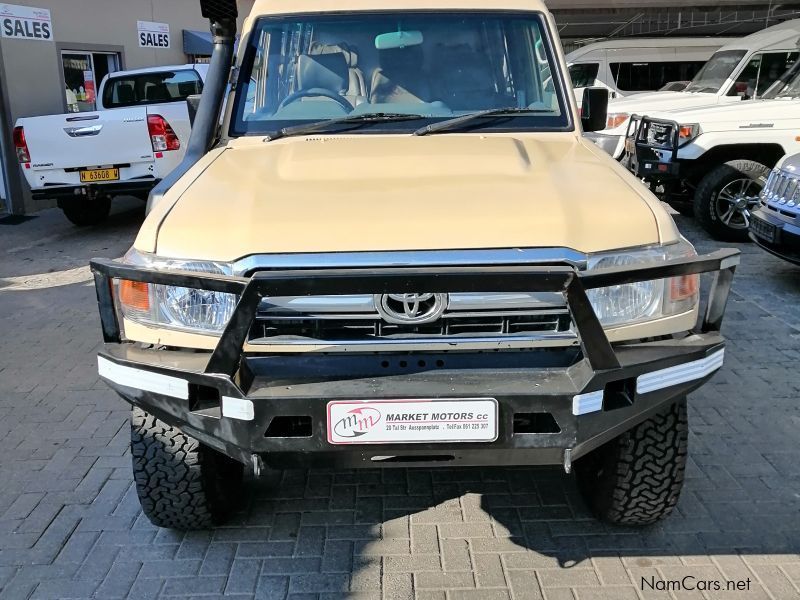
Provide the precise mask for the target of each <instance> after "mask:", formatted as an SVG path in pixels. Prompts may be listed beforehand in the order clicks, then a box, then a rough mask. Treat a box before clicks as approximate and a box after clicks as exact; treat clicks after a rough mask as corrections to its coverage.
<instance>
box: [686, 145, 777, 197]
mask: <svg viewBox="0 0 800 600" xmlns="http://www.w3.org/2000/svg"><path fill="white" fill-rule="evenodd" d="M785 155H786V150H784V148H783V146H781V145H780V144H777V143H763V144H725V145H722V146H714V147H713V148H711V149H710V150H709V151H708V152H706V153H705V154H703V155H702V156H700V157H699V158H697V160H695V161H693V163H694V164H693V165H692V168H691V169H690V170H689V173H688V174H687V179H688V180H689V181H691V183H692V184H693V185H695V186H696V185H697V184H698V183H699V182H700V180H701V179H703V177H705V176H706V175H708V172H709V170H710V169H713V168H714V167H718V166H720V165H724V164H725V163H727V162H730V161H732V160H752V161H753V162H757V163H760V164H762V165H764V166H765V167H769V168H770V169H771V168H773V167H775V166H776V165H777V164H778V161H780V159H781V158H783V157H784V156H785Z"/></svg>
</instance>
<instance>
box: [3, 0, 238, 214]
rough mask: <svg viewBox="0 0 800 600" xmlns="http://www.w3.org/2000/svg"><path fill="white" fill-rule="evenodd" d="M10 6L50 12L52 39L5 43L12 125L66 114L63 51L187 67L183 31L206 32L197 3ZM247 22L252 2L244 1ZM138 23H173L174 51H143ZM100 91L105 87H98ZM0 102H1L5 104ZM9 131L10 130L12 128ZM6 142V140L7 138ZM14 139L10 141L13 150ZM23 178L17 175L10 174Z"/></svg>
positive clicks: (47, 1) (32, 1)
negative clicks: (101, 53)
mask: <svg viewBox="0 0 800 600" xmlns="http://www.w3.org/2000/svg"><path fill="white" fill-rule="evenodd" d="M8 3H9V4H15V5H18V6H31V7H36V8H46V9H48V10H50V13H51V18H52V23H53V34H54V35H53V40H52V41H39V40H24V39H9V38H0V57H2V60H0V86H2V88H3V91H4V92H5V93H4V94H3V93H0V99H2V98H3V96H5V99H6V106H7V111H8V114H7V115H6V116H7V119H8V122H9V123H8V124H9V125H13V123H14V122H15V121H16V120H17V119H18V118H21V117H33V116H39V115H46V114H58V113H63V112H64V110H65V95H64V83H63V81H64V80H63V73H62V65H61V52H62V51H64V50H88V51H114V52H119V53H120V54H121V59H122V64H121V66H122V68H123V69H135V68H140V67H150V66H158V65H169V64H182V63H186V62H187V60H188V57H187V56H186V55H185V54H184V52H183V30H184V29H188V30H195V31H207V30H208V21H206V20H204V19H203V17H202V15H201V14H200V5H199V2H198V1H197V0H12V1H10V2H8ZM239 5H240V15H241V19H242V20H243V19H244V17H245V16H247V14H248V13H249V11H250V9H251V8H252V5H253V0H239ZM137 21H154V22H157V23H168V24H169V26H170V37H171V47H170V48H169V49H153V48H140V47H139V38H138V30H137ZM96 83H97V85H98V87H99V84H100V82H99V81H98V82H96ZM0 101H1V100H0ZM9 130H10V127H9ZM6 137H7V136H6ZM10 145H11V140H10V139H9V140H7V146H9V147H10ZM10 175H12V176H14V177H18V176H19V174H18V173H16V172H15V173H12V174H10ZM26 195H27V192H26ZM14 200H15V207H14V208H15V212H21V210H25V211H26V212H30V211H31V210H35V209H36V208H41V206H38V207H37V206H34V205H33V204H32V203H31V201H30V200H27V199H26V200H25V201H24V202H21V201H20V199H19V198H15V199H14Z"/></svg>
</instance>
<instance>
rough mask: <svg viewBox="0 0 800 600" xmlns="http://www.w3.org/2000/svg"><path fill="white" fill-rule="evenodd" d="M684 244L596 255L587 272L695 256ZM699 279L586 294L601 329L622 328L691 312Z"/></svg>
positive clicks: (680, 279) (696, 302)
mask: <svg viewBox="0 0 800 600" xmlns="http://www.w3.org/2000/svg"><path fill="white" fill-rule="evenodd" d="M696 255H697V253H696V252H695V249H694V247H693V246H692V245H691V244H690V243H689V242H687V241H686V240H681V241H680V242H679V243H677V244H672V245H670V246H659V247H657V248H648V249H645V250H632V251H630V252H624V251H623V252H615V253H607V254H595V255H592V256H591V257H590V258H589V265H588V268H589V270H592V269H608V268H613V267H628V266H638V265H647V264H658V263H659V262H664V261H666V260H670V259H674V258H680V257H688V256H696ZM699 293H700V278H699V276H698V275H688V276H684V277H675V278H673V279H667V280H657V281H644V282H641V283H632V284H626V285H615V286H612V287H607V288H600V289H597V290H589V291H588V296H589V301H590V302H591V303H592V307H593V308H594V310H595V313H597V317H598V318H599V319H600V322H601V323H602V324H603V326H604V327H621V326H625V325H633V324H636V323H643V322H646V321H653V320H656V319H661V318H663V317H669V316H673V315H679V314H683V313H686V312H689V311H691V310H694V309H695V308H696V307H697V305H698V301H699Z"/></svg>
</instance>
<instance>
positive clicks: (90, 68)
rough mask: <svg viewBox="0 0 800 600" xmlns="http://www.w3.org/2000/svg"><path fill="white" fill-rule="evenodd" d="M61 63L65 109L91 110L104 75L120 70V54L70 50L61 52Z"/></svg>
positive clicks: (70, 110)
mask: <svg viewBox="0 0 800 600" xmlns="http://www.w3.org/2000/svg"><path fill="white" fill-rule="evenodd" d="M61 64H62V67H63V69H64V87H65V89H64V93H65V96H66V97H65V100H66V104H67V112H90V111H93V110H97V93H98V90H99V88H100V83H101V82H102V81H103V78H104V77H105V76H106V75H108V74H109V73H113V72H115V71H119V68H120V57H119V54H114V53H109V52H81V51H75V50H69V51H65V52H62V53H61Z"/></svg>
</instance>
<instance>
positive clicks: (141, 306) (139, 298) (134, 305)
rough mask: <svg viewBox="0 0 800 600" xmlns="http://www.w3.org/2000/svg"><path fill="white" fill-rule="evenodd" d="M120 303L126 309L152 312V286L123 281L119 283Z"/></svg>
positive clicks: (138, 282)
mask: <svg viewBox="0 0 800 600" xmlns="http://www.w3.org/2000/svg"><path fill="white" fill-rule="evenodd" d="M119 301H120V303H121V304H122V305H123V306H124V307H126V308H129V309H135V310H141V311H144V312H147V311H149V310H150V286H149V285H148V284H147V283H142V282H140V281H128V280H126V279H122V280H120V282H119Z"/></svg>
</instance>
